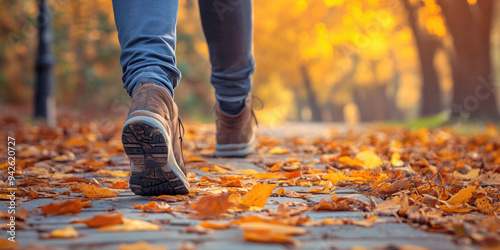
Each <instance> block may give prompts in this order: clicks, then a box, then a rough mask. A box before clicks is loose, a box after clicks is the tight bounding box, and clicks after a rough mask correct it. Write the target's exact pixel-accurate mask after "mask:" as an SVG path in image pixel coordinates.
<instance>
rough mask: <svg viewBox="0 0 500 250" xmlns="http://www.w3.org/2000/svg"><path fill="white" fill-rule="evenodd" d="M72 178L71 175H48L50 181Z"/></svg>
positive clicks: (56, 173) (57, 173)
mask: <svg viewBox="0 0 500 250" xmlns="http://www.w3.org/2000/svg"><path fill="white" fill-rule="evenodd" d="M70 177H73V174H63V173H59V172H55V173H54V174H51V175H50V178H52V179H64V178H70Z"/></svg>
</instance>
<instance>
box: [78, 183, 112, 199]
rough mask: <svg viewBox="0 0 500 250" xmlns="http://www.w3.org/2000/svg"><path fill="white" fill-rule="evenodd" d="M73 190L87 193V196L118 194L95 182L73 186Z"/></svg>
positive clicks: (98, 196) (97, 196)
mask: <svg viewBox="0 0 500 250" xmlns="http://www.w3.org/2000/svg"><path fill="white" fill-rule="evenodd" d="M71 191H72V192H76V193H83V195H85V197H87V198H104V197H113V196H116V193H113V192H111V190H109V189H107V188H103V187H99V186H97V185H94V184H90V185H86V184H80V185H78V186H76V187H74V188H72V189H71Z"/></svg>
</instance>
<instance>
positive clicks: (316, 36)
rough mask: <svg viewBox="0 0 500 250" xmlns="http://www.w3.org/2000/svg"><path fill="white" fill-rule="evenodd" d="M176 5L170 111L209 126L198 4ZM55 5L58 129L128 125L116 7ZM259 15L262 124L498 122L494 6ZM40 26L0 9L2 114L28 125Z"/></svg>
mask: <svg viewBox="0 0 500 250" xmlns="http://www.w3.org/2000/svg"><path fill="white" fill-rule="evenodd" d="M180 2H181V3H180V10H179V18H178V19H179V20H178V30H177V34H178V38H177V39H178V43H177V57H178V58H177V61H178V65H177V66H178V67H179V69H180V70H181V72H182V75H183V78H182V81H181V85H180V86H179V87H178V88H177V89H176V94H175V99H176V102H177V103H178V105H179V107H180V110H181V117H183V118H185V119H188V120H190V121H198V122H202V123H207V122H212V121H213V105H214V96H213V94H207V93H213V89H212V87H211V85H210V83H209V73H210V64H209V60H208V49H207V46H206V44H205V39H204V36H203V33H202V29H201V23H200V18H199V13H198V3H197V1H195V0H181V1H180ZM49 3H50V7H51V10H52V11H53V19H54V21H53V28H54V39H55V41H54V47H53V48H54V54H55V56H56V58H57V62H56V65H55V82H54V84H55V93H54V94H55V98H56V103H57V110H58V115H59V117H60V116H61V115H65V114H70V115H71V114H74V116H77V117H78V116H79V117H81V118H82V119H87V118H92V117H94V116H95V117H100V116H103V115H105V116H110V117H116V119H125V115H126V112H127V111H128V108H127V107H128V104H129V102H130V98H129V97H128V96H127V94H126V92H125V90H124V89H123V88H122V81H121V68H120V65H119V54H120V47H119V43H118V39H117V32H116V29H115V26H114V19H113V11H112V6H111V1H110V0H85V1H84V0H52V1H49ZM253 3H254V22H255V23H254V42H255V43H254V50H255V58H256V61H257V68H256V72H255V75H254V78H253V79H254V81H253V84H254V88H253V93H254V95H256V96H258V97H259V98H260V99H261V100H262V102H263V104H264V105H263V109H262V110H260V111H258V112H257V115H258V117H259V122H260V123H263V124H269V125H279V124H283V123H284V122H287V121H325V122H332V121H333V122H347V123H359V122H372V121H389V120H390V121H410V120H415V119H419V118H421V117H435V116H438V117H441V116H445V117H449V116H450V115H452V114H453V113H455V116H457V117H462V118H468V117H473V118H474V117H479V118H491V119H492V120H494V119H497V116H498V109H497V107H498V98H496V100H495V98H494V95H493V94H495V95H496V96H498V91H497V90H494V89H493V88H490V87H488V86H491V85H495V79H500V75H499V72H500V15H499V14H496V13H500V3H497V2H496V1H494V0H483V1H481V0H479V1H478V2H476V1H473V0H468V1H465V0H418V1H414V0H382V1H377V0H349V1H347V0H308V1H306V0H298V1H297V0H272V1H269V0H255V1H253ZM37 15H38V6H37V1H17V0H3V1H1V2H0V32H1V34H2V35H1V36H0V54H1V59H0V102H1V109H2V110H1V113H16V114H23V115H25V116H26V117H29V116H31V115H32V112H33V111H32V110H33V108H32V106H33V104H32V103H33V95H34V85H35V71H34V65H35V56H36V49H37V22H36V17H37ZM454 86H455V88H454ZM481 86H483V87H481ZM454 89H455V90H454ZM496 89H498V85H497V88H496ZM454 92H455V93H454ZM257 106H260V105H257ZM491 110H493V111H491ZM495 112H496V115H494V113H495ZM474 114H477V115H474ZM492 114H493V115H492Z"/></svg>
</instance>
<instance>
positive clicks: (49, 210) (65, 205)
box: [40, 200, 85, 216]
mask: <svg viewBox="0 0 500 250" xmlns="http://www.w3.org/2000/svg"><path fill="white" fill-rule="evenodd" d="M84 204H85V203H83V202H82V201H81V200H70V201H63V202H59V203H49V204H47V205H45V206H41V207H40V209H42V213H43V214H44V215H45V216H47V215H71V214H78V213H80V211H81V210H82V208H83V206H84Z"/></svg>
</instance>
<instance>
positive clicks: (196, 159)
mask: <svg viewBox="0 0 500 250" xmlns="http://www.w3.org/2000/svg"><path fill="white" fill-rule="evenodd" d="M184 161H185V162H186V163H191V162H206V161H207V160H206V159H203V158H201V157H197V156H189V157H187V158H186V160H184Z"/></svg>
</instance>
